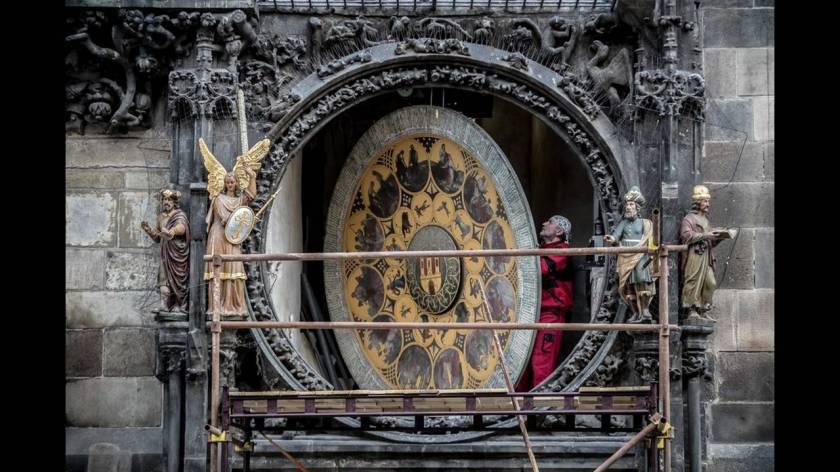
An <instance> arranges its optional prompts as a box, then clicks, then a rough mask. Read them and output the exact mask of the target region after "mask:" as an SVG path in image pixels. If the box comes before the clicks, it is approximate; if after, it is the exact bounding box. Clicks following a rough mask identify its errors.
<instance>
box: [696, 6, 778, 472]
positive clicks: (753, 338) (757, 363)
mask: <svg viewBox="0 0 840 472" xmlns="http://www.w3.org/2000/svg"><path fill="white" fill-rule="evenodd" d="M773 7H774V2H773V0H763V1H762V0H755V1H753V0H740V1H737V0H728V1H727V0H712V1H705V2H703V7H702V10H701V14H702V25H703V36H704V39H703V45H704V53H703V54H704V67H705V75H706V84H707V87H708V88H707V92H708V95H709V99H708V109H707V117H708V119H707V125H706V136H705V137H706V141H705V145H704V158H703V161H702V173H703V177H704V180H705V181H706V183H707V184H708V185H709V188H710V189H711V192H712V214H711V220H712V223H713V224H714V225H716V226H724V225H725V226H730V227H740V235H739V236H738V238H737V240H735V241H734V244H733V243H732V242H725V243H722V244H721V245H720V246H718V248H717V250H716V252H715V254H716V256H717V265H718V266H717V272H716V273H717V277H718V284H719V287H720V290H718V292H717V293H716V294H715V303H716V305H717V306H716V308H715V311H714V316H715V317H717V319H718V322H717V326H716V332H715V334H714V343H713V350H714V356H713V367H714V369H713V370H714V380H713V382H712V383H711V385H710V391H709V392H708V393H709V401H708V403H707V404H706V405H705V408H704V411H705V417H706V418H705V420H706V423H707V425H708V426H707V428H706V434H707V438H708V440H709V444H710V446H709V448H708V458H707V459H708V463H709V470H710V471H715V472H718V471H719V472H724V471H733V470H738V471H746V470H750V471H753V470H755V471H770V470H773V468H774V465H773V436H774V429H775V423H774V390H775V389H774V383H775V379H774V375H773V370H774V357H775V356H774V343H773V336H774V334H773V333H774V305H773V295H774V280H773V270H774V268H773V258H774V249H773V247H774V234H775V233H774V210H773V205H774V197H773V191H774V184H773V181H774V171H773V167H774V166H773V163H774V157H775V155H774V126H773V120H774V103H773V99H774V95H775V91H774V80H773V76H774V73H775V70H774V52H773V51H774V29H773V21H774V13H775V12H774V8H773ZM730 255H731V257H730ZM727 262H728V267H727Z"/></svg>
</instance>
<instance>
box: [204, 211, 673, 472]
mask: <svg viewBox="0 0 840 472" xmlns="http://www.w3.org/2000/svg"><path fill="white" fill-rule="evenodd" d="M655 227H656V230H654V232H655V234H654V237H653V241H654V242H656V241H660V239H659V234H658V225H655ZM687 249H688V246H686V245H660V246H652V247H651V246H646V245H645V246H634V247H600V248H594V247H588V248H562V249H481V250H446V251H379V252H332V253H275V254H240V255H205V256H204V257H203V260H204V261H205V262H210V263H211V264H212V268H213V278H212V285H211V292H212V298H213V306H214V307H220V306H221V267H222V263H223V262H224V261H243V262H259V261H324V260H338V259H375V258H393V259H404V258H416V257H493V256H549V255H566V256H573V255H597V254H615V255H618V254H645V253H647V254H651V255H653V256H655V257H658V258H659V267H660V274H659V280H660V282H659V283H660V290H659V306H660V317H662V316H664V317H665V320H666V321H665V323H662V322H661V320H660V323H657V324H627V323H623V324H589V323H501V322H500V323H496V322H493V321H492V320H491V321H489V322H475V323H454V322H453V323H434V322H427V323H417V322H334V321H333V322H306V321H225V322H223V321H221V318H220V314H219V310H213V313H212V321H211V325H210V332H211V337H212V348H211V391H210V412H211V413H210V426H209V429H210V430H211V431H219V430H218V420H219V418H218V416H219V395H220V386H219V383H220V377H219V376H220V343H221V333H222V331H223V330H225V329H242V328H306V329H354V330H358V329H377V330H388V329H417V328H419V329H438V330H440V329H490V330H493V332H494V335H495V333H496V332H497V331H498V330H506V329H527V330H539V329H550V330H558V331H637V332H658V333H659V337H658V341H659V389H660V392H661V395H660V399H661V401H662V409H661V412H662V418H663V420H662V421H664V422H667V421H669V420H670V417H671V405H670V403H671V387H670V378H669V371H670V368H671V366H670V357H669V355H670V352H669V340H670V332H671V331H672V330H678V329H679V327H678V326H677V325H671V324H668V322H667V316H668V315H667V313H668V308H667V307H668V289H667V287H668V275H669V274H668V273H669V268H668V254H669V253H671V252H683V251H686V250H687ZM497 345H498V343H497ZM497 348H498V349H500V347H497ZM501 358H502V359H503V357H501ZM501 365H502V368H503V370H504V371H505V373H506V374H507V368H506V367H505V364H504V362H502V364H501ZM505 377H506V378H507V377H508V376H507V375H505ZM506 380H507V384H508V391H509V392H510V393H513V387H512V385H511V384H510V381H509V379H506ZM514 408H515V410H517V411H519V410H520V408H519V406H518V404H517V403H515V400H514ZM517 418H518V419H519V421H520V428H521V430H522V436H523V439H524V441H525V445H526V448H527V450H528V455H529V459H530V461H531V465H532V468H533V470H534V471H538V470H539V468H538V466H537V464H536V459H535V457H534V455H533V451H532V449H531V446H530V440H529V438H528V433H527V430H526V429H525V426H524V421H523V420H522V418H521V417H520V416H517ZM657 422H658V420H657ZM651 431H653V428H652V427H651V425H648V426H647V427H646V428H645V429H644V430H643V431H642V432H640V433H639V434H637V435H636V436H634V437H633V438H631V439H630V441H628V443H627V444H625V445H624V446H623V447H622V448H621V449H619V450H618V451H616V453H615V454H613V455H612V456H611V457H610V458H608V459H607V460H606V461H605V462H604V463H603V464H602V465H601V466H600V467H599V468H598V469H597V470H598V471H601V470H606V468H607V467H609V465H610V464H612V463H614V462H615V461H617V460H618V459H619V458H620V457H621V456H623V455H624V454H625V453H626V452H627V451H629V450H630V449H631V447H632V446H633V445H634V444H636V443H638V442H639V441H641V439H643V438H644V437H645V435H646V434H648V433H649V432H651ZM642 433H644V434H642ZM218 445H219V443H218V442H211V443H210V454H211V455H210V470H211V472H218V470H219V469H218V465H219V463H218V452H219V448H218ZM225 450H226V448H225ZM664 459H665V460H664V463H665V464H664V465H665V467H664V469H665V472H670V470H671V442H670V441H669V440H668V438H667V437H666V439H665V444H664ZM224 472H227V471H224Z"/></svg>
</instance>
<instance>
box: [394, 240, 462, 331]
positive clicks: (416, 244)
mask: <svg viewBox="0 0 840 472" xmlns="http://www.w3.org/2000/svg"><path fill="white" fill-rule="evenodd" d="M444 249H456V247H455V241H453V240H452V236H450V235H449V233H447V232H446V230H445V229H443V228H441V227H440V226H434V225H429V226H424V227H423V228H421V229H420V230H419V231H417V232H416V233H415V234H414V237H413V238H412V239H411V243H410V244H409V245H408V250H409V251H422V250H444ZM405 277H406V281H407V282H408V291H409V293H410V294H411V297H412V298H413V299H414V301H415V302H416V303H417V304H418V305H420V308H422V309H423V310H425V311H426V312H427V313H429V314H432V315H437V314H440V313H443V312H444V311H446V310H447V309H449V307H451V306H452V303H453V302H454V301H455V297H456V296H457V295H458V290H459V289H460V287H461V260H460V259H458V258H457V257H421V258H415V259H406V274H405Z"/></svg>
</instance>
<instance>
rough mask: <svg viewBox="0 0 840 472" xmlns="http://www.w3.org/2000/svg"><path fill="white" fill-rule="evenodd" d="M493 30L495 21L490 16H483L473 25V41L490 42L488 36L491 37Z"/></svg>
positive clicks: (479, 42)
mask: <svg viewBox="0 0 840 472" xmlns="http://www.w3.org/2000/svg"><path fill="white" fill-rule="evenodd" d="M495 30H496V23H495V22H494V21H493V20H491V19H490V18H487V17H486V16H483V17H481V19H480V20H478V22H477V23H476V25H475V30H474V31H473V41H475V42H476V43H478V44H490V38H492V37H493V32H494V31H495Z"/></svg>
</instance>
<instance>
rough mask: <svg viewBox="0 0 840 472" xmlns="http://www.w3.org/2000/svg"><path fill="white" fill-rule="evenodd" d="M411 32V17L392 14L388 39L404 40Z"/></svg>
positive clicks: (389, 21)
mask: <svg viewBox="0 0 840 472" xmlns="http://www.w3.org/2000/svg"><path fill="white" fill-rule="evenodd" d="M410 32H411V19H409V18H408V17H407V16H403V17H400V18H397V17H396V16H392V17H391V19H390V20H388V39H389V40H395V41H402V40H404V39H405V38H407V37H408V35H409V33H410Z"/></svg>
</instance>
